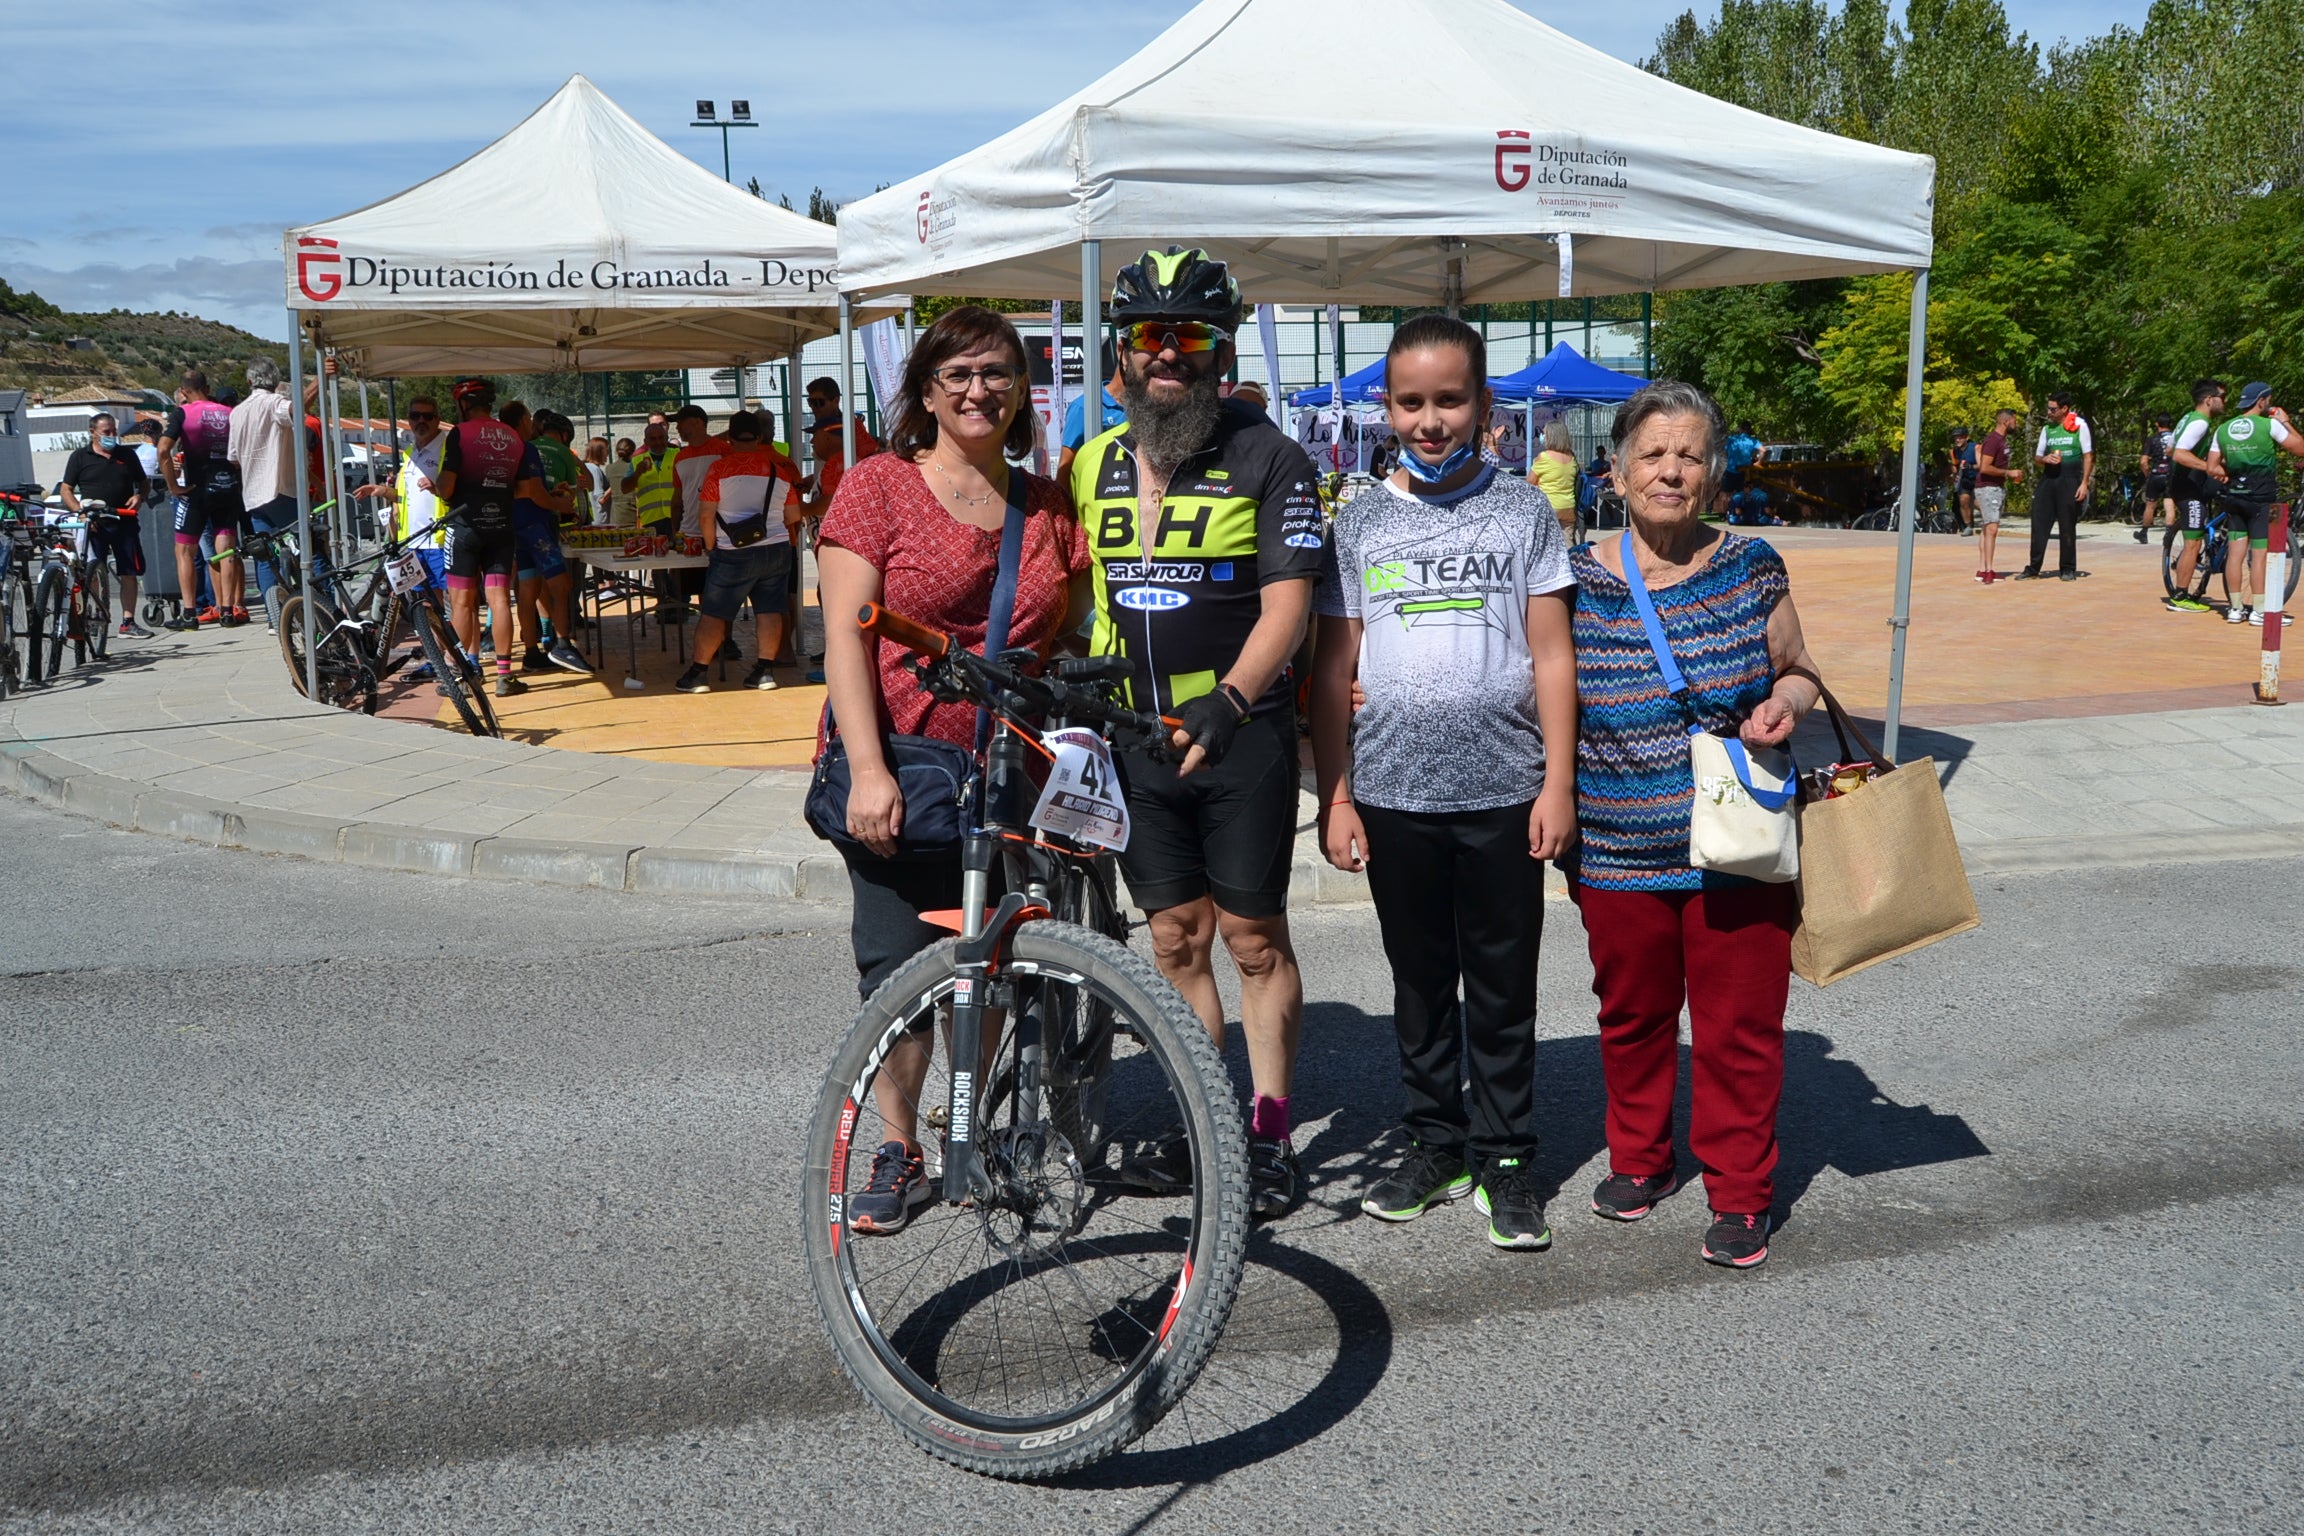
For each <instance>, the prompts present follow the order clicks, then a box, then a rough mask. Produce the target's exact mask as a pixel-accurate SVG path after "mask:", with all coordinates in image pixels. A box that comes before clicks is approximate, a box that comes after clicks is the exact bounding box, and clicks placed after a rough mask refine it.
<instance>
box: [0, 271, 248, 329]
mask: <svg viewBox="0 0 2304 1536" xmlns="http://www.w3.org/2000/svg"><path fill="white" fill-rule="evenodd" d="M0 277H4V278H6V279H7V280H8V281H9V282H10V283H11V284H13V285H14V286H15V287H17V288H19V289H23V288H29V289H31V290H32V291H34V292H36V293H38V294H39V295H40V297H42V298H44V299H46V300H47V301H48V302H49V303H51V304H53V305H55V306H56V307H57V308H59V309H66V310H75V311H82V312H86V311H102V310H107V309H133V310H170V309H173V310H180V311H182V312H184V313H186V314H193V315H198V316H200V317H201V318H203V319H207V320H221V321H223V322H225V323H226V324H228V325H237V326H239V327H240V328H241V329H243V330H247V331H253V332H255V333H256V334H257V335H259V336H266V337H270V338H271V339H272V340H274V341H285V340H287V339H288V317H287V310H286V304H287V300H286V298H285V297H284V295H285V292H286V287H287V284H286V279H285V278H284V277H283V276H282V273H281V266H280V262H279V261H278V260H277V259H274V260H271V261H218V260H216V259H214V258H213V257H207V256H187V257H179V258H178V259H176V260H175V261H172V262H166V263H161V262H153V263H148V264H146V265H143V266H134V267H127V266H121V265H119V264H118V263H116V262H93V263H90V264H89V265H87V266H83V267H72V268H66V269H58V268H55V267H38V266H29V265H26V264H24V263H21V262H13V261H6V260H0Z"/></svg>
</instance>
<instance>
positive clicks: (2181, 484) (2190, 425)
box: [2168, 411, 2216, 498]
mask: <svg viewBox="0 0 2304 1536" xmlns="http://www.w3.org/2000/svg"><path fill="white" fill-rule="evenodd" d="M2215 433H2216V424H2215V423H2214V422H2212V421H2210V420H2209V419H2208V414H2207V412H2205V411H2186V412H2185V413H2184V415H2183V416H2182V417H2181V418H2180V419H2179V420H2178V421H2177V423H2176V430H2175V431H2174V432H2172V433H2170V434H2169V437H2168V443H2169V446H2170V447H2171V448H2181V449H2183V450H2184V451H2185V452H2186V453H2189V454H2192V455H2194V456H2195V457H2198V458H2201V459H2206V458H2207V457H2208V449H2209V446H2210V444H2212V443H2213V442H2214V441H2215ZM2201 478H2202V477H2201V474H2200V471H2198V470H2196V469H2194V468H2192V467H2191V466H2190V465H2187V464H2179V463H2177V462H2176V461H2175V460H2174V459H2170V460H2169V461H2168V489H2169V491H2170V492H2172V493H2173V494H2175V495H2177V496H2181V497H2186V498H2197V497H2198V496H2199V495H2200V481H2201Z"/></svg>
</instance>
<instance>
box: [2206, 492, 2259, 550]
mask: <svg viewBox="0 0 2304 1536" xmlns="http://www.w3.org/2000/svg"><path fill="white" fill-rule="evenodd" d="M2216 510H2217V511H2219V512H2222V513H2223V514H2224V537H2226V538H2227V539H2232V540H2235V541H2237V540H2239V539H2242V538H2245V539H2247V541H2248V542H2249V544H2250V545H2251V546H2252V547H2254V548H2256V549H2263V548H2266V547H2267V546H2269V545H2270V544H2271V542H2272V503H2270V502H2268V501H2250V500H2248V499H2247V498H2246V497H2242V496H2224V497H2220V498H2218V500H2217V506H2216Z"/></svg>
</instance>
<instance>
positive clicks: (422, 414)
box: [408, 411, 440, 424]
mask: <svg viewBox="0 0 2304 1536" xmlns="http://www.w3.org/2000/svg"><path fill="white" fill-rule="evenodd" d="M439 419H440V417H439V415H438V413H437V412H433V411H410V412H409V413H408V420H409V422H410V423H411V424H413V423H415V422H419V421H438V420H439Z"/></svg>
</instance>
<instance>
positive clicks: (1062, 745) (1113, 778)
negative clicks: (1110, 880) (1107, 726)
mask: <svg viewBox="0 0 2304 1536" xmlns="http://www.w3.org/2000/svg"><path fill="white" fill-rule="evenodd" d="M1040 744H1041V745H1042V746H1044V747H1046V748H1047V749H1048V750H1049V752H1050V753H1052V754H1053V755H1054V756H1055V759H1056V762H1055V765H1054V766H1053V767H1051V768H1050V769H1049V770H1048V787H1047V788H1046V789H1043V790H1042V791H1040V803H1039V804H1037V805H1035V806H1033V807H1032V815H1031V817H1030V821H1031V824H1032V825H1033V826H1034V827H1036V828H1038V829H1039V830H1040V831H1042V832H1055V833H1060V834H1061V835H1063V836H1065V837H1069V838H1075V839H1077V840H1078V841H1080V842H1083V843H1094V844H1095V845H1096V846H1097V847H1099V848H1110V849H1112V850H1113V851H1114V852H1118V851H1119V850H1121V849H1123V848H1126V847H1127V846H1128V802H1127V800H1126V799H1125V798H1124V797H1123V796H1122V795H1121V793H1120V776H1119V774H1117V773H1115V772H1114V771H1113V768H1112V749H1111V748H1110V747H1108V746H1106V745H1105V744H1104V738H1103V737H1101V736H1099V735H1097V734H1096V733H1095V732H1094V731H1090V730H1083V729H1080V728H1078V727H1071V728H1068V729H1065V730H1061V731H1050V732H1049V733H1048V734H1046V735H1045V736H1042V737H1041V738H1040Z"/></svg>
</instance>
